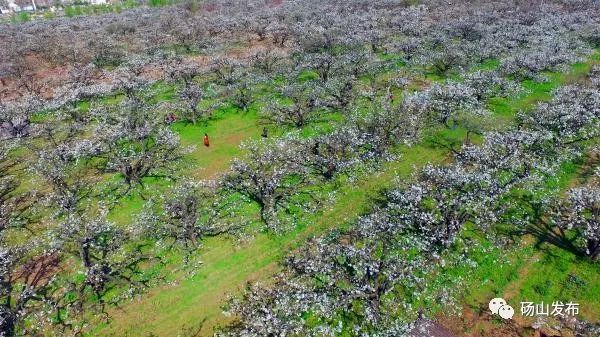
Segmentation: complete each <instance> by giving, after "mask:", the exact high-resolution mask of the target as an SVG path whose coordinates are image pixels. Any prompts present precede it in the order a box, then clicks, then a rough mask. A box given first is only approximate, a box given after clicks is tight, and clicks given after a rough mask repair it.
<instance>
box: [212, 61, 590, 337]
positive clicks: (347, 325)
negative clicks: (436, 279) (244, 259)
mask: <svg viewBox="0 0 600 337" xmlns="http://www.w3.org/2000/svg"><path fill="white" fill-rule="evenodd" d="M589 80H590V82H592V84H588V85H573V86H567V87H564V88H561V89H559V90H557V91H556V92H555V93H554V98H553V99H552V100H551V101H550V102H548V103H541V104H539V105H538V106H537V108H536V109H535V110H534V111H532V112H531V113H528V114H523V115H522V116H521V117H520V120H521V122H520V123H519V127H518V128H513V129H510V130H507V131H502V132H496V131H494V132H487V133H485V134H484V140H483V143H482V144H480V145H471V144H466V145H464V146H463V147H462V148H461V149H460V150H459V151H456V152H455V154H454V162H453V163H452V164H450V165H447V166H427V167H425V168H424V169H423V170H421V171H420V172H419V173H417V174H416V176H415V177H414V181H412V182H410V183H408V185H407V186H406V187H402V188H397V189H393V190H392V191H390V192H388V193H387V194H386V203H385V205H383V206H381V207H378V208H375V209H374V210H373V211H372V212H371V213H370V214H368V215H366V216H363V217H361V218H359V219H358V220H357V221H356V222H355V223H354V224H353V225H352V226H351V228H350V229H349V230H347V231H343V232H341V233H340V232H336V233H334V234H331V235H327V236H324V237H320V238H317V239H315V240H314V242H310V243H309V244H307V245H306V246H304V247H303V248H301V249H299V250H298V251H297V252H294V253H293V254H292V255H290V257H289V258H288V259H287V260H286V261H285V263H284V266H285V269H284V271H283V272H282V273H281V274H280V275H278V276H277V278H276V281H275V283H274V284H272V285H268V286H262V285H260V284H255V285H251V286H249V287H248V289H247V290H246V292H245V294H244V295H243V297H242V298H238V299H233V300H232V301H231V302H230V305H229V312H230V313H232V314H234V315H235V317H236V318H237V319H236V321H235V323H233V324H232V325H230V326H229V327H228V328H226V329H225V330H224V331H223V332H222V334H223V335H226V336H264V335H270V334H271V335H305V336H323V335H326V336H336V335H340V334H348V335H361V336H381V335H383V336H389V335H394V336H401V335H406V334H408V333H410V332H411V331H412V329H413V325H412V324H411V323H410V322H412V320H413V319H414V317H415V316H416V315H417V310H418V309H419V307H414V306H412V303H415V301H414V299H415V298H421V296H425V295H426V294H427V292H426V288H427V286H426V285H423V282H424V279H425V278H426V276H427V275H430V274H431V273H434V272H435V268H436V267H439V266H440V264H443V263H449V262H448V261H444V259H443V258H440V256H444V252H445V251H446V250H447V249H449V248H450V247H452V245H453V244H454V243H455V241H456V240H457V239H458V238H459V237H460V235H461V232H462V230H463V228H464V227H465V225H466V224H467V223H472V224H475V225H477V226H479V228H481V229H483V230H484V231H488V232H490V233H493V231H491V229H493V228H494V225H495V224H499V223H503V222H505V221H508V222H509V223H512V224H513V225H515V226H517V227H518V228H523V227H524V228H527V227H528V226H531V225H532V224H535V222H537V221H549V222H551V224H552V227H551V228H552V230H555V229H558V230H560V233H562V234H563V235H564V233H565V231H573V232H574V234H575V235H576V236H577V238H578V239H577V241H575V242H576V243H575V248H576V249H577V250H578V251H579V253H581V254H582V255H587V256H588V257H589V258H591V259H592V260H594V261H595V260H597V259H598V257H599V248H598V247H599V240H598V235H599V231H598V230H599V226H598V225H599V218H598V217H599V215H600V213H599V205H600V204H599V201H600V199H599V198H598V195H599V189H598V185H597V183H598V178H599V176H598V172H597V171H598V169H597V167H596V169H595V171H594V172H593V173H592V175H593V177H592V178H591V179H590V180H591V182H590V183H589V184H586V185H585V186H581V187H576V188H573V189H570V190H569V191H568V193H567V196H566V197H565V198H564V199H559V200H557V199H556V198H555V197H552V198H550V199H549V198H548V197H546V196H542V201H541V202H542V203H544V204H546V205H548V208H543V207H542V208H539V209H538V210H540V212H542V213H543V212H546V211H548V213H547V217H544V218H539V217H537V218H536V217H528V216H524V215H523V213H519V214H517V216H516V217H515V214H514V210H515V209H521V207H523V205H522V204H519V203H518V201H515V195H514V194H513V192H514V191H515V190H523V191H530V192H531V191H536V190H539V189H540V188H543V187H542V185H543V184H544V182H545V181H547V179H548V177H552V176H554V175H555V174H556V172H557V170H558V169H559V166H560V163H561V162H564V161H565V160H569V159H570V158H573V156H574V155H577V152H578V151H580V150H581V149H584V148H585V144H586V143H585V141H586V140H590V139H593V138H594V137H597V135H596V134H595V132H596V130H597V129H598V127H597V123H598V120H599V118H600V114H599V113H600V111H599V110H598V107H599V106H600V105H599V104H598V100H599V99H600V96H599V93H600V91H598V87H597V73H596V71H594V72H592V74H591V75H590V79H589ZM567 102H568V103H567ZM517 199H518V198H517ZM546 234H547V233H546ZM580 242H581V244H580ZM458 263H464V261H463V262H461V261H458ZM443 291H444V292H448V289H447V288H445V289H444V290H443ZM438 296H441V295H440V294H438ZM439 298H444V297H443V296H442V297H439ZM446 300H449V301H451V299H448V298H446ZM416 303H419V301H416ZM594 331H596V332H597V330H595V328H594V327H592V326H590V327H588V328H586V329H582V330H581V331H580V333H581V334H582V335H585V334H592V335H593V333H594Z"/></svg>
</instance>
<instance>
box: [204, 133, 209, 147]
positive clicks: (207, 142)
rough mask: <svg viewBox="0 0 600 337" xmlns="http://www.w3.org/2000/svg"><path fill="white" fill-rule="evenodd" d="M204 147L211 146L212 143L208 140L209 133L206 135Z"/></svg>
mask: <svg viewBox="0 0 600 337" xmlns="http://www.w3.org/2000/svg"><path fill="white" fill-rule="evenodd" d="M204 146H206V147H209V146H210V141H209V140H208V134H207V133H205V134H204Z"/></svg>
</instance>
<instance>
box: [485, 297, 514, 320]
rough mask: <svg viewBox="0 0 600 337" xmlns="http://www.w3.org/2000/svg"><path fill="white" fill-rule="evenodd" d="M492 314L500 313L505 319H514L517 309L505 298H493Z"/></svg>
mask: <svg viewBox="0 0 600 337" xmlns="http://www.w3.org/2000/svg"><path fill="white" fill-rule="evenodd" d="M489 308H490V311H491V312H492V315H499V316H500V317H502V318H504V319H512V318H513V316H514V315H515V309H513V307H511V306H510V305H508V304H507V303H506V300H504V299H503V298H500V297H497V298H493V299H492V300H491V301H490V303H489Z"/></svg>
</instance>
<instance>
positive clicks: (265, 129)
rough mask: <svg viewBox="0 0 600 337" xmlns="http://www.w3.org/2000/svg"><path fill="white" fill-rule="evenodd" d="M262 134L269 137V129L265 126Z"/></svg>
mask: <svg viewBox="0 0 600 337" xmlns="http://www.w3.org/2000/svg"><path fill="white" fill-rule="evenodd" d="M261 136H262V137H263V138H267V137H269V134H268V130H267V128H266V127H264V128H263V131H262V134H261Z"/></svg>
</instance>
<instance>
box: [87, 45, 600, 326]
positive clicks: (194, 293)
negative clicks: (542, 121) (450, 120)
mask: <svg viewBox="0 0 600 337" xmlns="http://www.w3.org/2000/svg"><path fill="white" fill-rule="evenodd" d="M592 62H596V63H597V62H598V57H597V56H596V58H595V59H594V61H592ZM590 64H591V62H590V63H586V64H583V63H582V64H576V65H574V66H573V67H572V68H571V71H570V72H569V73H568V74H550V78H551V81H550V82H548V83H543V84H536V83H533V82H525V83H524V86H525V87H527V88H528V89H529V90H530V92H529V93H528V94H527V95H525V96H523V97H519V98H512V99H510V98H509V99H495V100H492V102H490V104H489V107H490V109H492V110H493V111H494V112H495V117H496V118H497V119H498V121H499V122H504V123H508V122H510V120H512V118H513V116H514V114H515V113H516V112H517V111H520V110H526V109H529V108H531V107H533V106H534V105H535V103H537V102H539V101H541V100H547V99H549V98H550V91H551V90H552V89H554V88H556V87H558V86H559V85H562V84H564V83H570V82H575V81H578V80H580V79H581V78H582V75H584V74H585V73H587V70H588V69H589V67H590ZM174 129H175V130H176V131H177V132H178V133H179V134H180V135H181V139H182V143H183V144H184V145H191V144H196V145H198V148H197V149H196V150H195V151H194V152H193V153H192V154H191V157H193V158H195V159H196V160H197V163H198V166H200V167H201V169H200V170H194V171H193V172H191V175H193V176H194V177H197V178H210V177H214V176H215V175H217V174H218V172H222V171H223V170H226V169H227V167H228V166H229V162H230V160H231V159H232V158H233V157H235V156H238V155H240V154H242V152H241V150H240V149H239V148H238V145H239V144H240V142H241V141H242V140H244V139H249V138H253V137H259V133H260V131H261V129H262V127H259V125H258V120H257V116H256V114H255V113H252V112H250V113H247V114H233V113H232V114H229V113H224V114H223V116H222V118H217V119H216V120H214V121H210V122H209V123H208V125H206V126H204V125H197V126H192V125H183V124H177V125H175V126H174ZM204 132H207V133H209V135H211V138H212V142H211V147H210V148H208V149H207V148H204V147H203V146H201V137H202V135H203V134H204ZM437 136H438V137H442V138H444V139H446V140H447V141H450V142H452V141H460V140H462V139H463V137H464V132H463V130H460V129H457V130H451V131H450V130H448V131H443V132H442V133H438V134H437ZM221 141H222V142H221ZM400 152H401V153H402V157H401V158H400V159H399V160H398V161H394V162H390V163H387V164H385V165H384V167H383V168H382V169H381V170H380V171H379V172H378V173H377V174H372V175H369V174H367V175H363V176H362V177H361V178H360V179H358V180H357V181H356V183H352V182H342V183H341V187H339V188H337V189H336V196H335V200H334V202H333V203H332V204H331V205H328V206H327V207H323V209H322V210H321V211H320V212H318V213H316V214H305V215H304V217H303V218H302V221H301V225H299V226H298V227H297V228H295V229H294V230H292V231H290V232H287V233H286V234H283V235H274V234H268V233H258V234H256V235H255V236H254V237H253V238H252V239H251V240H249V241H247V242H243V243H241V244H239V243H238V242H237V241H235V242H234V241H233V240H231V239H228V238H225V237H217V238H208V239H206V240H205V241H204V243H203V247H202V249H201V250H200V252H199V256H200V257H201V261H202V263H203V265H202V266H201V267H200V268H199V270H198V273H197V274H195V275H194V276H191V277H188V278H183V279H182V280H181V281H180V282H179V283H178V284H176V285H173V286H161V287H157V288H155V289H151V290H150V291H149V292H148V293H147V294H144V295H143V296H142V297H141V298H140V299H138V300H135V301H133V302H132V303H129V304H125V305H123V306H122V307H121V308H119V309H113V310H112V312H111V314H112V316H113V317H114V319H113V320H112V321H111V322H110V324H109V325H100V326H98V328H97V329H96V330H95V331H94V332H93V335H103V336H105V335H108V336H111V335H112V336H149V335H155V336H175V335H177V334H178V333H181V332H182V331H183V329H187V328H191V329H192V330H196V329H198V328H199V327H202V329H201V335H203V336H209V335H212V332H213V327H214V326H217V325H222V324H224V323H226V322H227V318H226V317H225V316H223V315H222V313H221V306H222V305H223V304H224V303H225V301H226V299H227V297H228V296H230V295H235V294H239V292H240V291H241V290H242V289H243V287H244V286H245V284H246V282H248V281H255V280H263V281H268V279H269V277H270V276H271V275H273V274H274V273H275V272H277V270H278V268H279V264H278V262H279V261H281V258H282V257H283V256H285V255H286V254H287V253H289V252H290V251H291V250H293V249H294V248H296V247H298V246H299V245H301V244H303V243H304V242H305V241H306V239H307V238H309V237H311V236H313V235H318V234H320V233H323V232H325V231H327V230H330V229H332V228H339V227H340V226H341V225H343V224H348V223H351V222H352V221H353V220H355V219H356V218H357V217H358V216H360V215H361V214H363V213H365V212H367V211H368V210H369V209H370V207H371V206H372V205H373V201H374V200H377V198H378V197H379V195H380V191H381V190H383V189H385V188H387V187H390V186H392V185H394V181H395V180H396V179H397V177H400V179H402V178H408V177H410V175H411V173H413V172H414V171H415V169H416V167H420V166H423V165H425V164H426V163H429V162H431V163H441V162H444V161H445V160H447V159H448V154H447V150H445V149H442V148H440V147H437V146H434V145H431V144H428V143H427V142H425V143H424V144H421V145H418V146H414V147H410V148H402V149H401V150H400ZM576 175H577V167H576V166H573V165H572V166H571V167H565V170H564V176H565V177H563V178H561V179H560V182H561V184H565V181H567V180H568V179H572V178H573V177H574V176H576ZM141 204H142V203H141V200H131V202H124V203H123V205H122V209H120V211H118V213H119V214H128V215H131V214H133V213H135V211H136V209H139V207H141ZM466 235H469V234H468V233H467V234H466ZM473 235H475V234H473ZM531 241H532V240H524V242H523V243H521V245H520V246H519V248H518V249H515V250H514V251H511V252H507V253H506V252H501V251H499V250H498V249H496V248H494V247H493V246H492V245H491V244H489V243H488V246H489V251H487V252H485V253H481V252H474V253H473V256H472V257H471V258H473V259H474V260H476V261H477V262H478V267H477V268H476V269H475V271H473V270H472V269H462V268H456V269H449V270H446V271H445V272H447V273H448V274H449V275H450V276H451V277H464V278H466V279H467V280H468V281H467V283H466V284H467V285H468V288H469V289H471V290H468V291H467V292H466V296H465V297H464V303H465V307H467V308H471V309H473V310H475V311H477V310H480V308H482V307H486V306H487V301H488V300H489V296H491V295H493V294H509V295H513V296H511V297H509V298H508V299H509V301H510V300H511V299H513V298H514V299H521V298H526V299H528V300H531V301H535V300H539V299H540V298H543V299H545V298H550V297H551V296H554V295H557V294H561V297H557V298H553V299H555V300H558V299H560V298H563V297H562V296H563V295H564V296H567V295H573V296H575V295H579V298H581V299H582V313H583V314H584V316H585V317H586V318H588V319H592V320H596V321H599V320H600V317H599V315H600V313H598V312H597V310H596V312H595V311H594V310H593V308H597V307H599V306H600V295H599V294H600V276H599V275H600V267H598V266H597V265H596V266H594V265H591V264H589V263H588V262H586V261H580V260H578V259H576V258H575V257H574V256H573V255H572V254H570V253H568V252H564V251H561V250H559V249H556V248H552V247H548V249H547V250H546V251H544V250H539V249H537V248H534V247H533V244H532V243H531ZM501 261H504V263H501ZM569 274H573V275H575V276H576V277H577V279H578V280H583V282H585V284H587V285H588V287H586V288H581V287H576V288H573V287H572V286H571V284H570V283H569V284H565V283H564V279H565V277H568V275H569ZM174 278H176V277H174ZM577 284H581V283H577ZM540 285H548V287H543V286H542V287H540ZM544 289H546V290H545V293H544ZM540 292H542V294H540ZM575 297H577V296H575Z"/></svg>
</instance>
